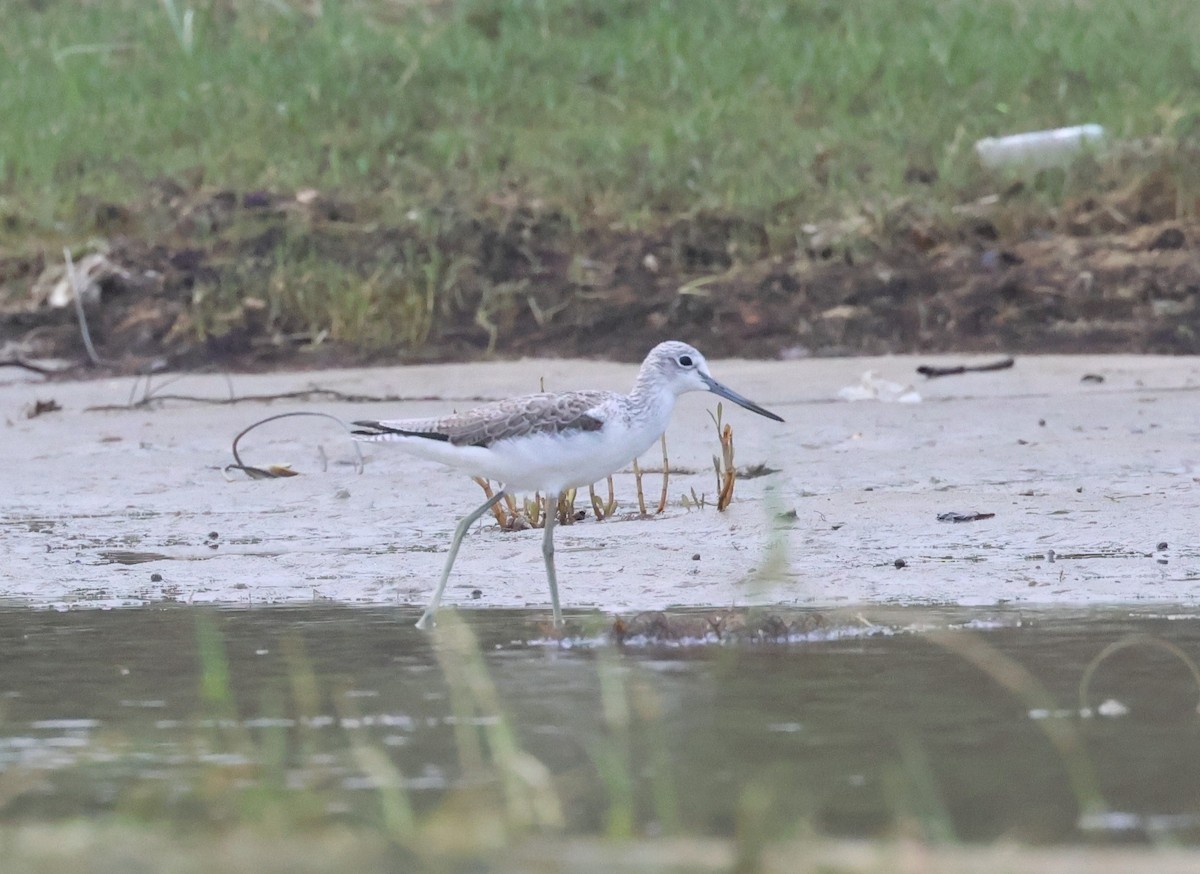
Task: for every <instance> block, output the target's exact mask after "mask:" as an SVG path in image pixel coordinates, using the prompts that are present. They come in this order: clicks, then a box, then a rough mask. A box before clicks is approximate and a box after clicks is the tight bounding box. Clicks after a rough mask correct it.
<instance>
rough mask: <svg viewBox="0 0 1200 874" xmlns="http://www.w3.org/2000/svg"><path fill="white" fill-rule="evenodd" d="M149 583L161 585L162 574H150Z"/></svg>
mask: <svg viewBox="0 0 1200 874" xmlns="http://www.w3.org/2000/svg"><path fill="white" fill-rule="evenodd" d="M150 582H152V583H161V582H162V574H150Z"/></svg>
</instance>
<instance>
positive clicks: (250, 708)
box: [0, 606, 1200, 843]
mask: <svg viewBox="0 0 1200 874" xmlns="http://www.w3.org/2000/svg"><path fill="white" fill-rule="evenodd" d="M460 615H462V616H463V617H464V618H465V619H466V622H467V625H468V627H470V628H471V630H472V631H473V632H474V634H475V635H476V636H477V638H478V641H479V651H480V652H481V653H482V658H483V663H484V664H485V665H486V669H487V676H489V677H490V678H491V680H492V682H493V683H494V684H495V688H496V690H497V693H498V698H499V701H500V704H501V707H502V710H503V714H504V716H505V717H507V719H508V720H509V721H510V723H511V725H512V727H513V728H514V730H515V735H516V739H517V742H518V744H519V745H520V746H521V747H522V748H523V749H524V750H525V751H527V752H528V753H531V754H532V755H533V756H535V757H536V758H537V759H538V760H540V761H541V762H542V763H543V764H544V765H546V766H547V768H548V769H549V771H550V773H551V774H553V775H554V781H553V790H554V791H555V792H556V793H557V795H558V798H559V799H560V801H561V803H562V806H563V812H564V816H565V820H566V825H567V828H568V830H569V831H571V832H575V833H585V834H586V833H598V832H603V831H604V830H605V828H611V827H612V822H613V821H614V818H617V819H619V815H618V812H619V811H620V809H621V808H623V807H624V808H628V810H627V811H626V813H627V815H628V816H629V817H630V818H631V820H632V822H633V823H634V828H635V830H636V831H637V832H640V833H649V834H654V833H657V832H660V831H663V830H670V829H672V828H682V829H684V830H686V831H690V832H693V833H703V834H713V835H729V834H731V833H733V832H734V830H735V828H737V822H738V821H739V816H742V817H743V818H744V817H745V816H746V815H747V814H746V812H747V811H752V812H753V811H757V812H756V813H753V814H752V815H753V816H755V817H757V818H758V819H760V820H762V821H763V828H764V829H766V830H767V831H768V832H769V833H771V834H776V835H786V834H789V833H794V832H795V831H797V830H802V829H806V828H815V829H817V830H818V831H820V832H823V833H828V834H835V835H851V836H873V835H879V834H885V833H890V832H893V831H894V830H895V829H897V828H911V829H919V830H921V831H922V832H923V833H925V834H927V835H932V836H941V837H955V838H959V839H964V840H991V839H995V838H999V837H1013V838H1017V839H1021V840H1027V841H1039V842H1043V841H1044V842H1062V841H1073V840H1078V839H1081V838H1088V839H1102V840H1111V839H1121V840H1126V839H1139V840H1141V839H1146V838H1147V837H1148V838H1151V839H1154V838H1157V837H1159V836H1162V835H1167V836H1169V837H1170V838H1171V839H1172V840H1178V841H1183V842H1188V843H1193V842H1200V792H1197V790H1196V787H1197V786H1200V756H1198V755H1197V753H1198V752H1200V717H1198V716H1197V709H1196V706H1197V700H1198V697H1200V690H1198V689H1197V686H1196V681H1195V680H1194V679H1193V675H1192V673H1191V672H1190V671H1189V669H1188V667H1187V666H1186V665H1185V664H1184V662H1183V661H1181V660H1180V659H1179V658H1178V657H1177V656H1176V655H1173V654H1171V653H1168V652H1167V651H1165V649H1163V648H1161V647H1160V646H1155V645H1139V646H1134V647H1130V648H1128V649H1124V650H1121V651H1120V652H1117V653H1115V654H1113V655H1112V656H1111V657H1110V658H1108V659H1107V660H1106V661H1105V662H1104V663H1103V665H1102V666H1101V667H1100V668H1099V669H1098V670H1097V671H1096V674H1095V676H1094V678H1093V680H1092V683H1091V689H1090V694H1089V696H1088V702H1087V711H1086V712H1087V713H1088V714H1090V715H1088V716H1081V715H1080V707H1081V705H1080V702H1079V685H1080V682H1081V678H1082V677H1083V675H1084V672H1085V670H1086V668H1087V665H1088V663H1089V662H1090V661H1091V660H1092V659H1093V658H1095V657H1096V656H1097V654H1098V653H1100V652H1101V651H1102V650H1103V649H1104V647H1106V646H1107V645H1109V644H1112V643H1114V642H1116V641H1119V640H1122V639H1124V638H1126V636H1127V635H1131V634H1143V635H1152V636H1153V637H1154V638H1156V639H1157V640H1160V641H1167V642H1169V643H1171V644H1174V645H1175V646H1177V647H1178V648H1179V649H1180V650H1181V651H1182V652H1184V653H1185V654H1187V655H1189V656H1191V657H1193V658H1195V657H1198V656H1200V621H1197V620H1198V619H1200V614H1197V613H1196V612H1195V611H1192V612H1185V611H1183V610H1180V611H1178V612H1177V613H1174V614H1173V611H1172V610H1170V609H1163V608H1156V609H1155V610H1154V611H1152V612H1151V611H1131V610H1128V609H1119V608H1110V609H1105V610H1089V611H1086V612H1084V611H1072V610H1063V609H1057V610H1046V611H1016V610H1011V611H1007V610H995V609H993V610H986V611H979V610H966V609H956V610H944V611H935V610H929V609H919V610H918V609H912V610H895V609H892V610H887V611H882V610H880V611H870V618H871V619H872V620H873V621H874V624H873V625H867V624H865V623H864V622H863V621H862V619H861V618H860V617H859V616H858V615H857V614H847V615H838V616H834V617H831V618H829V619H828V620H827V621H826V622H824V623H822V624H821V625H820V626H819V627H818V628H817V629H816V630H813V631H811V632H805V633H800V634H795V635H793V636H792V637H791V639H790V641H789V642H786V643H779V642H764V643H745V642H742V643H738V644H728V643H725V644H722V643H713V642H708V643H701V642H699V641H695V640H692V641H683V642H675V643H672V644H663V643H650V642H645V641H640V642H639V641H638V640H635V641H633V642H631V643H629V644H626V645H624V646H618V645H616V644H614V643H613V642H612V641H611V640H610V639H609V638H608V637H607V635H606V628H607V623H606V622H605V620H603V619H601V618H598V617H595V616H592V617H578V619H579V622H580V623H581V624H580V625H579V627H580V628H589V627H590V628H591V629H592V630H590V631H587V632H586V633H582V632H581V634H580V635H579V636H575V637H570V638H568V639H567V640H566V641H565V642H556V641H552V640H548V639H546V638H545V637H544V636H543V634H542V631H541V630H540V629H539V627H538V625H537V621H536V619H537V617H535V616H534V615H533V614H528V613H523V612H520V611H496V610H486V611H484V610H481V611H464V612H463V613H461V614H460ZM539 615H540V614H539ZM413 619H415V614H412V613H411V612H409V611H404V610H390V609H380V608H345V607H332V606H331V607H324V606H313V607H303V608H301V607H270V608H257V609H240V610H223V611H206V610H199V609H196V608H191V607H184V606H174V607H169V608H165V609H162V608H159V609H135V610H119V611H78V612H49V611H42V612H31V611H29V610H24V609H11V610H2V611H0V665H2V668H0V819H7V820H10V821H11V820H29V819H58V818H63V817H70V816H75V815H80V814H84V815H92V814H96V813H101V812H117V813H122V814H133V815H137V816H143V817H151V818H155V817H167V818H171V819H178V820H187V821H192V820H195V819H197V818H199V819H218V820H219V819H221V818H222V817H224V816H230V815H233V814H232V813H230V811H229V810H228V809H227V804H226V802H227V801H228V799H229V798H232V797H237V798H239V799H241V802H245V799H246V798H247V797H253V796H254V793H255V792H259V791H260V790H261V792H262V793H264V794H266V795H270V796H271V797H275V798H280V797H282V798H285V799H286V798H296V799H298V802H297V803H303V804H304V805H307V807H306V808H305V810H306V811H307V813H306V814H305V815H306V816H309V817H310V818H312V819H319V820H322V821H327V820H330V819H347V820H351V821H359V822H361V821H364V820H367V821H370V820H371V819H372V817H375V816H376V815H377V810H378V807H379V791H378V786H379V783H380V779H381V777H380V774H379V773H378V771H377V770H376V771H375V772H373V773H371V772H369V770H370V769H368V771H364V770H363V767H362V760H361V759H356V758H355V757H354V756H353V755H352V754H351V750H350V747H351V745H352V741H356V742H358V743H360V745H366V746H369V747H371V748H373V749H376V750H380V751H383V752H384V753H385V755H386V756H387V759H388V760H390V762H392V763H393V764H394V766H395V767H396V768H397V769H398V771H399V773H400V774H401V775H403V783H404V786H405V787H406V789H407V790H408V794H409V795H410V797H411V798H412V801H413V805H414V807H415V808H416V809H417V811H418V813H419V814H424V813H430V812H434V811H437V810H438V809H439V807H441V806H443V805H444V804H445V802H446V801H447V799H448V798H450V797H451V796H458V795H469V794H470V793H472V792H478V793H484V794H486V793H488V792H490V791H492V790H494V789H495V782H496V781H495V779H494V778H491V777H488V776H487V773H486V772H485V771H480V770H478V769H476V770H473V771H469V772H468V771H465V770H464V766H463V763H462V761H461V759H462V755H463V746H462V738H461V737H459V738H456V735H455V727H456V725H457V726H458V727H459V728H460V729H461V728H463V727H464V726H468V727H469V726H476V725H481V726H482V727H483V728H485V729H486V727H487V726H488V725H489V724H492V725H494V724H497V717H496V715H495V714H491V713H487V714H484V716H483V717H482V718H474V719H473V718H463V717H462V716H461V713H460V716H459V717H457V718H456V717H455V716H454V710H453V701H452V694H451V693H452V692H453V691H454V690H453V688H452V686H451V685H448V683H447V677H446V675H445V674H444V673H443V670H442V668H441V666H440V665H439V662H438V659H437V658H436V654H435V652H434V650H433V646H432V644H431V640H430V638H429V636H428V635H424V634H422V633H421V632H418V631H417V630H416V629H414V628H412V620H413ZM206 623H207V624H206ZM589 623H590V625H589ZM206 628H207V629H211V630H215V632H216V633H215V634H212V633H205V629H206ZM948 628H950V629H954V630H953V631H952V632H949V633H946V632H945V631H944V630H945V629H948ZM931 630H932V631H931ZM939 630H940V631H939ZM201 639H203V640H205V641H207V647H208V649H207V653H208V654H207V656H205V657H204V658H202V657H201V655H200V648H199V645H198V641H200V640H201ZM939 641H941V642H939ZM964 641H966V642H967V643H966V644H965V646H966V649H965V650H964V644H963V642H964ZM991 649H994V650H996V651H998V652H1000V653H1002V654H1004V655H1006V656H1008V657H1009V658H1011V659H1012V660H1014V661H1015V662H1017V663H1019V665H1020V666H1023V668H1024V669H1026V670H1027V672H1028V674H1029V675H1031V676H1032V678H1035V680H1036V681H1037V682H1038V683H1040V684H1041V686H1043V687H1044V689H1045V691H1046V693H1048V696H1049V699H1052V700H1051V701H1050V705H1051V706H1047V700H1043V699H1037V698H1035V697H1032V695H1033V693H1031V692H1030V691H1029V690H1028V689H1026V690H1025V691H1023V692H1014V691H1011V690H1010V689H1008V688H1005V686H1004V685H1002V684H1001V682H999V681H998V679H997V678H994V677H993V676H989V675H988V674H987V673H985V672H984V671H982V670H981V669H980V668H979V667H977V666H976V665H975V664H973V663H972V661H971V657H970V653H976V654H979V653H983V654H984V655H985V656H986V655H987V653H989V652H990V651H991ZM222 650H223V651H224V653H225V656H226V660H224V661H223V660H222V659H221V657H220V653H221V651H222ZM214 653H215V655H214ZM964 653H966V655H964ZM309 669H311V673H312V679H314V680H315V683H310V682H309V679H310V678H309V673H308V672H309ZM225 670H227V672H228V682H229V690H230V696H229V697H227V696H225V695H224V693H223V692H222V682H223V679H222V678H223V672H224V671H225ZM1010 676H1011V675H1010ZM1000 679H1004V677H1001V678H1000ZM1018 685H1019V684H1018ZM460 691H461V690H460ZM606 700H607V701H608V702H609V703H608V707H607V709H606V707H605V704H604V702H605V701H606ZM614 702H617V703H616V704H614ZM1102 705H1103V706H1102ZM1050 724H1054V725H1056V726H1059V727H1065V729H1066V731H1067V734H1068V735H1069V736H1071V737H1073V738H1076V739H1077V740H1078V741H1079V742H1080V748H1079V751H1078V752H1077V753H1073V754H1067V755H1066V756H1065V757H1064V754H1063V753H1062V752H1061V750H1060V749H1059V748H1056V747H1055V746H1054V745H1053V744H1052V742H1051V740H1050V739H1049V737H1048V734H1047V727H1048V725H1050ZM485 746H486V743H485ZM1068 759H1069V760H1070V761H1068ZM1069 771H1070V773H1073V774H1075V775H1076V778H1077V777H1078V774H1079V773H1085V774H1086V775H1090V776H1092V777H1094V779H1095V781H1096V784H1097V786H1098V789H1099V793H1100V795H1101V796H1102V797H1103V801H1104V803H1105V812H1104V813H1103V814H1102V815H1092V816H1091V817H1090V818H1088V819H1086V820H1081V817H1080V804H1079V799H1078V793H1077V790H1076V789H1074V788H1073V785H1074V786H1076V787H1078V785H1079V784H1078V781H1077V780H1076V782H1075V783H1074V784H1073V783H1072V777H1071V776H1070V774H1069ZM621 786H626V787H627V789H621V788H620V787H621ZM614 787H617V788H614ZM243 808H244V804H243Z"/></svg>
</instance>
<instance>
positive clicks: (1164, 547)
mask: <svg viewBox="0 0 1200 874" xmlns="http://www.w3.org/2000/svg"><path fill="white" fill-rule="evenodd" d="M1158 551H1159V552H1166V551H1167V541H1165V540H1160V541H1159V543H1158Z"/></svg>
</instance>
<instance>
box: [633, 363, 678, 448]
mask: <svg viewBox="0 0 1200 874" xmlns="http://www.w3.org/2000/svg"><path fill="white" fill-rule="evenodd" d="M629 397H630V398H631V399H632V400H633V409H634V411H635V412H634V416H635V418H636V419H637V420H638V423H639V424H642V425H643V426H645V427H648V428H650V429H651V430H654V431H656V432H657V433H658V434H661V433H662V432H663V431H665V430H667V423H668V422H669V421H670V420H671V411H672V410H674V409H675V398H676V396H675V392H673V391H671V390H670V389H669V388H667V387H666V386H665V385H663V384H662V382H660V381H658V380H655V379H652V378H650V377H649V375H648V374H646V373H639V374H638V378H637V381H636V382H635V383H634V384H633V391H632V392H630V394H629Z"/></svg>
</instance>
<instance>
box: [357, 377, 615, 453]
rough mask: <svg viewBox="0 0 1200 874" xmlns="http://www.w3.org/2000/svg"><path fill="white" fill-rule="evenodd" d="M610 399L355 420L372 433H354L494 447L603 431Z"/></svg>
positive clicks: (594, 394) (523, 400)
mask: <svg viewBox="0 0 1200 874" xmlns="http://www.w3.org/2000/svg"><path fill="white" fill-rule="evenodd" d="M610 397H611V394H610V393H609V392H603V391H577V392H565V393H563V394H536V395H526V396H524V397H519V398H509V399H507V400H503V401H497V402H495V403H492V404H484V405H483V406H480V407H475V408H474V409H470V410H466V411H464V412H462V413H454V414H452V415H449V416H445V417H444V418H441V419H394V420H390V421H382V422H355V423H354V424H355V425H359V426H361V427H363V428H369V429H370V430H369V431H356V432H355V433H356V434H360V435H362V436H373V437H381V438H385V439H386V436H387V435H388V434H403V435H407V436H412V437H429V438H430V439H433V440H446V441H448V442H450V443H452V444H454V445H455V446H491V445H492V444H493V443H495V442H497V441H499V440H507V439H509V438H512V437H523V436H525V435H526V434H544V433H549V434H561V433H564V432H568V431H599V430H600V429H601V428H602V427H603V426H604V418H603V415H602V414H601V413H600V411H599V410H597V407H599V406H600V405H601V404H603V403H604V402H605V401H606V400H608V399H609V398H610Z"/></svg>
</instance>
